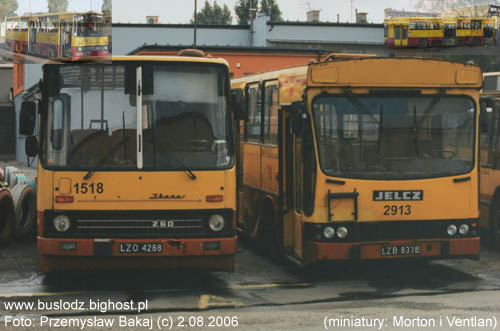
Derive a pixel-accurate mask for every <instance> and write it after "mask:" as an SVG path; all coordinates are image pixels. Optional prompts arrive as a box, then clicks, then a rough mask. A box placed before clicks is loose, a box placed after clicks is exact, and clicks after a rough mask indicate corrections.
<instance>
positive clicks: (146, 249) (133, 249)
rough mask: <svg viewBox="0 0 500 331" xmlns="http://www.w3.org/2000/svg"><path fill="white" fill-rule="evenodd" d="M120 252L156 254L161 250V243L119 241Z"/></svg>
mask: <svg viewBox="0 0 500 331" xmlns="http://www.w3.org/2000/svg"><path fill="white" fill-rule="evenodd" d="M119 249H120V254H158V253H162V252H163V244H162V243H158V242H154V243H141V242H137V243H120V248H119Z"/></svg>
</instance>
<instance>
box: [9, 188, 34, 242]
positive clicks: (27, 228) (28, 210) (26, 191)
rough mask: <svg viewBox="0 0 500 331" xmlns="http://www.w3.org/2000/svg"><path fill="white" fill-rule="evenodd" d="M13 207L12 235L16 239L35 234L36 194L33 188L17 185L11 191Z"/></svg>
mask: <svg viewBox="0 0 500 331" xmlns="http://www.w3.org/2000/svg"><path fill="white" fill-rule="evenodd" d="M12 199H13V201H14V206H15V216H16V217H15V221H14V235H15V236H16V237H18V238H19V237H25V236H31V235H33V234H34V233H35V224H36V194H35V190H34V189H33V187H31V186H30V185H26V184H18V185H16V186H14V188H13V189H12Z"/></svg>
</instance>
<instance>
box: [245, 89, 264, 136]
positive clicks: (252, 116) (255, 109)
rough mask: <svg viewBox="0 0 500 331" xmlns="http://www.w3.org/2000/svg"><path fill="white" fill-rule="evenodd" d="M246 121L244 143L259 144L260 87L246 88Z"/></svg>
mask: <svg viewBox="0 0 500 331" xmlns="http://www.w3.org/2000/svg"><path fill="white" fill-rule="evenodd" d="M247 107H248V121H247V122H246V123H245V141H253V142H260V135H261V98H260V85H259V84H253V85H249V86H248V87H247Z"/></svg>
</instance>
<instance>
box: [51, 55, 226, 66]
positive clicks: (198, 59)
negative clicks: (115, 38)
mask: <svg viewBox="0 0 500 331" xmlns="http://www.w3.org/2000/svg"><path fill="white" fill-rule="evenodd" d="M52 61H53V62H52V63H54V61H55V62H60V63H78V62H95V63H109V62H112V61H120V62H121V61H123V62H125V61H134V62H135V61H137V62H139V61H141V62H195V63H215V64H221V65H224V66H226V67H229V64H228V63H227V61H226V60H224V59H222V58H211V57H194V56H150V55H119V56H111V57H101V58H95V57H86V58H80V59H77V60H70V59H58V60H52Z"/></svg>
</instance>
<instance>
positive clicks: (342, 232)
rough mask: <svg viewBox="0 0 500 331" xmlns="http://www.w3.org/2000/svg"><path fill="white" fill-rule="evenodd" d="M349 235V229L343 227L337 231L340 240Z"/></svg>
mask: <svg viewBox="0 0 500 331" xmlns="http://www.w3.org/2000/svg"><path fill="white" fill-rule="evenodd" d="M348 233H349V231H347V228H346V227H344V226H341V227H340V228H338V229H337V237H339V238H340V239H344V238H345V237H347V234H348Z"/></svg>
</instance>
